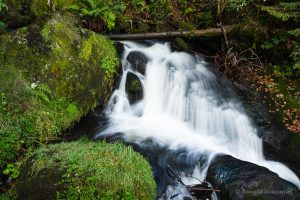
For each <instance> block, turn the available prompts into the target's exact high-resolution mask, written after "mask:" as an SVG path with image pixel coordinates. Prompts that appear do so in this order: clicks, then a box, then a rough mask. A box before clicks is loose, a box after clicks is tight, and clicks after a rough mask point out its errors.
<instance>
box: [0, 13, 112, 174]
mask: <svg viewBox="0 0 300 200" xmlns="http://www.w3.org/2000/svg"><path fill="white" fill-rule="evenodd" d="M88 46H90V47H91V51H90V52H89V53H88V54H84V56H82V55H83V52H86V50H85V49H87V47H88ZM117 62H118V59H117V56H116V52H115V49H114V47H113V45H112V43H111V42H110V41H108V40H106V39H105V38H104V37H102V36H100V35H97V34H95V33H93V32H90V31H88V30H86V29H80V28H78V27H76V20H74V18H72V17H70V16H62V15H55V16H54V17H53V18H52V19H50V20H48V21H46V22H44V23H37V24H32V25H30V26H28V27H24V28H21V29H18V30H17V31H16V32H13V33H9V34H5V35H3V36H1V37H0V85H1V87H0V97H1V99H0V110H1V113H0V137H1V141H0V169H4V168H5V166H6V165H7V164H9V163H11V162H14V161H16V159H17V158H18V157H19V156H21V155H22V154H23V153H24V151H26V149H28V148H35V147H37V146H39V145H40V144H41V143H47V142H48V141H50V140H52V139H55V138H56V137H58V134H59V133H60V132H61V131H63V130H65V129H67V128H68V127H70V126H71V125H72V124H74V122H76V121H78V120H79V119H80V118H81V117H82V116H83V115H84V114H86V113H87V112H88V111H89V110H91V109H93V108H94V107H95V106H96V105H97V104H98V102H99V103H104V102H105V100H106V99H107V97H108V96H109V95H110V92H111V88H112V83H113V78H112V76H113V73H114V70H115V65H116V64H117Z"/></svg>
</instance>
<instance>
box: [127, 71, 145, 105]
mask: <svg viewBox="0 0 300 200" xmlns="http://www.w3.org/2000/svg"><path fill="white" fill-rule="evenodd" d="M126 93H127V95H128V98H129V101H130V103H135V102H137V101H140V100H141V99H142V98H143V86H142V83H141V81H140V80H139V78H138V76H137V75H135V74H134V73H131V72H128V74H127V79H126Z"/></svg>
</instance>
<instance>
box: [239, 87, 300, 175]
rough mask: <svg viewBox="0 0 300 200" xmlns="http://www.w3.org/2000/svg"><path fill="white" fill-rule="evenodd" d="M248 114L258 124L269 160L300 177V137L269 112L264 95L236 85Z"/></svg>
mask: <svg viewBox="0 0 300 200" xmlns="http://www.w3.org/2000/svg"><path fill="white" fill-rule="evenodd" d="M236 89H237V94H238V96H239V97H240V99H241V101H242V102H243V105H244V107H245V109H246V112H247V114H248V115H249V117H250V118H251V119H252V120H253V122H254V123H255V124H256V126H257V129H258V135H259V136H260V137H261V138H262V140H263V148H264V155H265V157H266V158H267V159H270V160H276V161H280V162H282V163H284V164H285V165H287V166H288V167H289V168H290V169H292V170H293V171H294V172H295V173H296V174H297V175H298V177H299V176H300V152H299V150H298V148H297V147H299V145H300V137H298V135H295V134H293V133H291V132H289V131H288V130H287V129H286V128H285V127H284V126H283V124H282V123H281V122H280V120H279V119H278V118H277V116H276V115H273V114H270V113H269V112H268V109H267V106H266V105H265V104H264V103H263V101H264V99H263V98H262V96H263V94H261V93H258V92H255V90H253V89H252V88H251V87H250V86H249V85H248V86H246V85H241V84H240V85H236Z"/></svg>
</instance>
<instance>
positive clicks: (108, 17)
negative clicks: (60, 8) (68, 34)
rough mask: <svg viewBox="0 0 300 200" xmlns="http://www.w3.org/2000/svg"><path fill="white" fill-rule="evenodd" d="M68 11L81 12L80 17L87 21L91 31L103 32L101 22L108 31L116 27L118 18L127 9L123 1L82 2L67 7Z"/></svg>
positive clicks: (85, 0) (95, 0) (92, 0)
mask: <svg viewBox="0 0 300 200" xmlns="http://www.w3.org/2000/svg"><path fill="white" fill-rule="evenodd" d="M65 9H66V10H70V11H73V12H79V15H80V16H81V17H82V18H83V19H85V20H87V26H88V27H89V28H90V29H93V30H98V31H101V30H103V27H102V24H101V22H104V23H105V25H106V27H107V28H108V30H112V29H113V28H114V27H115V21H116V17H117V16H118V15H119V14H120V13H122V12H123V11H124V10H125V9H126V5H125V3H124V2H123V1H122V0H117V1H109V0H80V2H79V3H77V4H72V5H69V6H66V7H65Z"/></svg>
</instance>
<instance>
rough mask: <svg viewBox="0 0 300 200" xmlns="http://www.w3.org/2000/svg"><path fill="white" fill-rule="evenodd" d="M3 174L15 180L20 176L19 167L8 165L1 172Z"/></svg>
mask: <svg viewBox="0 0 300 200" xmlns="http://www.w3.org/2000/svg"><path fill="white" fill-rule="evenodd" d="M3 174H4V175H7V176H9V177H10V178H17V177H18V176H19V175H20V169H19V166H17V165H14V164H8V165H7V167H6V169H5V170H3Z"/></svg>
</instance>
